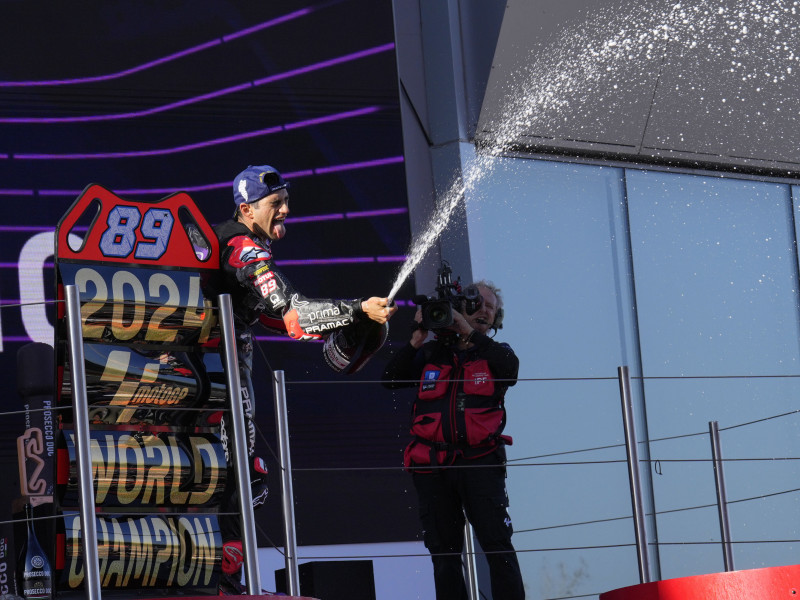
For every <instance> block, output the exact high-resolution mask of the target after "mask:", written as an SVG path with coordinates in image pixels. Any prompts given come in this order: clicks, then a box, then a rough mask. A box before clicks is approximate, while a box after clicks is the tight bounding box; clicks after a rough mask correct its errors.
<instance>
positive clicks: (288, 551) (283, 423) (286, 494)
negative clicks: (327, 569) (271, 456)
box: [272, 370, 300, 596]
mask: <svg viewBox="0 0 800 600" xmlns="http://www.w3.org/2000/svg"><path fill="white" fill-rule="evenodd" d="M272 390H273V392H274V396H275V428H276V430H277V435H278V460H279V461H280V470H281V498H282V504H283V534H284V539H285V547H284V551H285V560H286V592H287V593H288V594H289V595H290V596H299V595H300V570H299V567H298V564H297V540H296V538H295V521H294V492H293V490H292V457H291V453H290V450H289V417H288V411H287V410H286V381H285V378H284V372H283V371H281V370H279V371H274V372H273V376H272Z"/></svg>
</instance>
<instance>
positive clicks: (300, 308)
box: [212, 220, 366, 538]
mask: <svg viewBox="0 0 800 600" xmlns="http://www.w3.org/2000/svg"><path fill="white" fill-rule="evenodd" d="M214 231H215V233H216V234H217V237H218V238H219V241H220V271H219V273H218V277H217V279H216V281H215V282H214V283H213V284H212V287H213V288H214V290H215V291H216V292H217V293H227V294H230V295H231V304H232V305H233V317H234V327H235V329H236V338H237V339H236V347H237V353H238V356H237V358H238V363H239V379H240V382H241V387H242V406H243V409H244V414H245V422H246V423H247V435H248V444H247V448H248V453H249V454H250V456H251V457H253V455H254V453H255V440H256V431H255V424H254V423H253V414H254V406H253V397H254V396H253V382H252V377H251V372H252V368H253V334H252V330H251V327H252V326H253V325H255V324H256V323H261V325H263V326H264V327H265V328H267V329H268V330H269V331H272V332H273V333H277V334H281V335H288V336H289V337H291V338H294V339H296V340H318V339H321V338H322V337H323V336H324V335H326V334H328V333H331V332H333V331H336V330H338V329H341V328H343V327H345V326H347V325H349V324H350V323H352V322H353V320H354V319H358V318H366V315H364V313H363V311H362V310H361V300H360V299H358V300H329V299H312V298H306V297H305V296H303V295H302V294H300V293H299V292H298V291H297V290H295V289H294V288H293V287H292V285H291V284H290V283H289V281H288V280H287V279H286V278H285V277H284V276H283V274H282V273H281V272H280V271H278V270H277V269H276V268H275V264H274V262H273V259H272V251H271V248H270V241H269V240H262V239H260V238H258V237H257V236H256V235H255V234H254V233H253V232H251V231H250V230H249V229H248V228H247V227H246V226H245V225H243V224H242V223H239V222H238V221H233V220H229V221H225V222H223V223H220V224H219V225H217V226H216V227H214ZM220 438H221V441H222V442H223V445H224V447H225V452H226V455H227V453H228V452H229V449H228V445H229V443H228V439H227V434H226V431H225V422H224V419H222V420H221V422H220ZM251 462H252V461H251ZM258 477H259V474H258V473H254V472H253V465H252V464H251V479H253V478H258ZM264 479H265V477H264ZM253 481H254V485H253V488H254V491H253V504H254V506H258V505H259V504H261V503H263V502H264V500H265V499H266V481H264V482H263V483H264V485H263V490H262V489H259V488H258V487H257V484H256V483H255V479H253ZM231 502H233V501H232V500H231ZM233 521H234V522H233V523H231V530H230V531H223V536H224V537H229V538H230V537H234V538H235V537H236V536H237V535H238V522H236V521H237V520H236V519H234V520H233ZM223 528H224V529H225V526H224V525H223Z"/></svg>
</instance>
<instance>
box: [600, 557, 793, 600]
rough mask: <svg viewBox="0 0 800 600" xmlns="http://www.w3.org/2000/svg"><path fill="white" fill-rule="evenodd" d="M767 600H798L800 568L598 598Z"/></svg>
mask: <svg viewBox="0 0 800 600" xmlns="http://www.w3.org/2000/svg"><path fill="white" fill-rule="evenodd" d="M709 598H714V599H715V600H728V599H730V600H733V599H736V600H767V599H770V598H786V599H787V600H789V599H791V598H800V565H789V566H786V567H767V568H765V569H748V570H746V571H730V572H728V573H711V574H709V575H693V576H691V577H681V578H678V579H665V580H663V581H653V582H651V583H642V584H639V585H632V586H630V587H624V588H620V589H618V590H612V591H610V592H606V593H604V594H600V600H709Z"/></svg>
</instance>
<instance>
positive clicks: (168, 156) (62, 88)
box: [0, 0, 418, 545]
mask: <svg viewBox="0 0 800 600" xmlns="http://www.w3.org/2000/svg"><path fill="white" fill-rule="evenodd" d="M270 22H272V25H271V26H264V27H260V26H261V25H263V24H268V23H270ZM256 26H259V27H260V28H258V27H256ZM248 28H254V29H253V31H252V32H250V33H246V34H244V33H245V32H246V31H247V30H248ZM203 44H207V45H208V47H205V48H200V46H201V45H203ZM393 44H394V31H393V22H392V5H391V2H390V1H389V0H380V1H377V2H376V1H373V0H338V1H337V0H334V1H330V2H299V1H287V2H250V1H249V0H203V1H202V2H188V1H177V0H176V1H168V2H144V3H137V4H136V5H131V4H130V3H125V2H118V1H110V2H90V3H89V4H84V5H82V6H81V10H79V11H78V10H75V7H73V6H71V5H65V4H53V3H51V2H44V1H41V0H33V1H26V2H4V3H3V4H2V6H0V53H2V55H3V56H5V57H6V60H3V61H0V235H2V239H3V243H2V244H0V302H2V305H0V306H2V312H0V328H1V333H2V342H3V345H2V352H0V374H2V376H4V381H5V384H4V387H3V395H2V400H0V411H15V410H19V409H20V398H19V396H18V394H17V393H16V389H15V372H16V353H17V351H18V350H19V348H20V347H21V346H22V345H23V344H25V343H28V342H30V340H31V335H32V333H31V332H28V331H26V328H25V325H24V324H23V319H22V310H21V308H20V307H19V300H20V298H21V296H22V294H21V287H22V289H23V290H24V289H25V288H26V286H34V288H35V289H39V288H41V289H42V290H43V294H44V296H45V297H46V298H47V299H49V300H52V299H53V295H54V291H55V283H54V280H53V279H54V276H53V269H52V258H49V259H47V260H46V261H45V264H44V265H43V267H42V268H41V269H35V270H34V271H32V272H27V271H26V272H21V271H20V269H19V267H18V264H17V263H18V261H19V260H20V254H21V252H22V249H23V247H24V246H25V244H26V243H29V242H31V240H33V239H37V240H38V242H37V244H36V246H37V248H39V249H40V250H39V252H46V247H47V244H48V243H51V242H50V239H51V238H50V239H48V233H51V232H52V231H53V230H54V228H55V226H56V224H57V222H58V220H59V219H60V217H61V216H62V215H63V214H64V213H65V212H66V211H67V210H68V208H69V207H70V206H71V204H72V202H73V201H74V200H75V199H76V198H77V197H78V195H79V194H80V192H81V191H82V190H83V189H84V188H85V187H86V186H87V185H88V184H90V183H98V184H100V185H103V186H104V187H106V188H108V189H110V190H112V191H114V192H115V193H116V194H117V195H119V196H121V197H122V198H131V199H136V200H142V199H157V198H162V197H164V196H166V195H169V194H171V193H175V192H178V191H187V192H188V193H189V194H190V195H191V196H192V198H193V199H194V200H195V202H196V203H197V204H198V206H199V207H200V209H201V210H202V211H203V213H204V214H205V215H206V218H207V219H208V221H209V222H211V223H218V222H220V221H222V220H224V219H226V218H229V217H230V215H231V214H232V212H233V208H234V205H233V202H232V193H231V182H232V180H233V177H234V176H235V175H236V174H237V173H238V172H239V171H241V170H242V169H243V168H245V167H246V166H247V165H249V164H263V163H267V164H272V165H273V166H275V167H277V168H278V169H280V170H281V171H282V172H284V173H285V174H287V175H288V176H289V178H290V179H291V180H292V188H291V204H290V207H291V211H292V213H291V216H290V220H289V222H288V231H289V233H288V236H287V237H286V239H284V240H282V241H281V242H280V243H278V244H276V246H275V248H274V252H275V256H276V259H277V261H278V263H279V264H281V262H282V261H284V262H285V266H284V267H283V270H284V272H285V273H286V275H287V276H288V278H289V279H290V280H292V282H293V283H294V284H295V285H296V286H297V287H298V288H299V289H300V290H301V291H302V292H303V293H304V294H306V295H308V296H326V297H342V298H352V297H361V296H370V295H386V294H388V292H389V290H390V289H391V287H392V284H393V283H394V278H395V276H396V273H397V270H398V267H399V262H398V261H397V260H381V261H379V260H378V257H399V256H402V255H403V254H404V253H405V251H406V249H407V246H408V243H409V241H410V232H409V222H408V216H407V212H406V211H407V198H406V191H405V168H404V164H403V145H402V137H401V130H400V113H399V108H398V90H397V87H398V86H397V72H396V59H395V53H394V48H393ZM179 53H184V54H183V55H180V56H179V55H178V54H179ZM9 57H13V59H11V58H9ZM145 67H146V68H145ZM118 75H119V76H118ZM270 77H271V78H274V80H273V81H270V82H267V83H263V84H262V83H260V82H261V81H262V80H264V79H265V78H270ZM70 80H79V81H77V82H75V81H73V82H70ZM37 82H38V83H37ZM39 83H44V84H43V85H39ZM235 86H242V88H241V89H237V90H233V88H234V87H235ZM202 96H206V97H205V98H204V99H199V98H200V97H202ZM177 103H184V104H183V105H182V106H174V107H171V108H168V109H165V107H169V106H170V105H174V104H177ZM120 115H123V116H125V117H124V118H121V117H120ZM348 115H349V116H348ZM313 119H319V120H320V122H317V123H314V122H310V120H313ZM375 210H379V211H380V210H393V211H394V212H392V213H391V214H387V215H380V214H379V215H375V216H358V215H357V214H356V215H349V214H347V213H358V212H362V211H375ZM331 214H342V215H345V217H344V218H338V219H324V220H322V219H320V220H314V219H315V217H323V216H327V215H331ZM292 218H294V219H296V221H295V222H292ZM37 234H44V235H43V236H42V237H41V238H34V236H36V235H37ZM41 248H44V249H43V250H42V249H41ZM352 258H359V259H367V260H368V262H363V263H362V262H358V263H348V262H338V261H335V259H352ZM326 259H328V260H330V261H331V262H327V263H326V262H325V260H326ZM293 261H316V262H314V263H311V262H302V263H295V262H293ZM34 288H31V289H34ZM412 289H413V288H412V283H411V282H409V283H408V284H406V286H404V288H403V290H402V291H401V294H399V295H398V300H401V299H403V298H409V297H410V296H411V294H412V293H413V292H412V291H411V290H412ZM43 310H45V311H46V313H47V315H48V316H47V323H49V325H50V326H52V324H53V323H54V316H53V315H54V308H53V306H52V305H49V306H47V307H46V308H45V309H43ZM412 315H413V309H412V308H408V307H403V308H402V310H401V312H400V313H399V314H398V315H397V317H396V318H395V320H394V321H396V325H395V324H394V323H393V324H392V330H391V332H390V341H389V342H388V343H387V345H386V347H385V348H384V349H383V351H382V352H381V354H380V355H379V356H377V357H376V358H375V359H374V360H373V362H372V363H370V364H369V365H367V367H366V368H365V369H364V370H363V371H362V372H360V373H358V374H356V375H354V376H351V377H345V376H340V375H338V374H336V373H334V372H333V371H331V370H330V369H328V368H327V367H326V366H325V365H324V363H323V360H322V347H321V344H318V343H309V344H302V343H297V342H288V341H276V340H274V339H271V338H269V336H268V335H266V334H265V338H266V339H262V341H260V342H259V345H260V346H261V348H262V349H263V352H264V356H266V360H267V361H268V362H269V365H267V364H266V363H265V361H264V359H263V358H262V357H261V355H260V354H257V355H256V361H257V363H259V361H260V364H261V366H260V369H259V372H258V373H257V377H256V390H257V400H256V402H257V423H258V428H259V452H260V453H261V454H262V455H264V456H265V457H266V458H267V460H268V462H269V464H270V468H271V475H270V488H271V490H272V491H271V494H272V497H271V499H270V500H269V501H268V502H267V505H266V506H265V507H263V508H262V509H260V510H259V511H258V512H257V513H256V517H257V523H258V526H259V530H260V532H261V535H262V536H263V538H264V539H260V541H261V543H263V544H268V543H270V542H274V543H276V544H279V545H280V544H282V539H281V538H282V534H281V527H280V501H279V499H278V492H279V477H278V475H279V470H278V468H277V466H276V464H275V461H274V458H273V455H272V453H273V452H274V451H275V450H274V449H275V448H276V444H275V434H274V414H273V407H272V390H271V384H270V381H269V377H268V372H269V368H270V367H271V368H274V369H283V370H285V372H286V378H287V381H290V382H292V381H311V382H315V383H313V384H306V385H299V384H296V385H292V386H291V388H290V390H289V411H290V425H291V427H292V452H293V459H294V464H295V466H296V467H298V469H306V470H305V471H298V474H297V475H296V487H295V492H296V495H297V515H296V516H297V521H298V531H299V532H300V538H301V543H314V544H327V543H350V542H356V541H358V542H366V541H386V540H403V539H416V536H417V528H418V525H417V520H416V515H415V511H414V510H411V509H410V508H409V506H410V502H411V501H410V500H409V498H408V495H407V488H408V485H407V484H408V480H407V474H405V473H403V472H402V470H401V469H399V467H400V465H401V453H402V448H403V446H404V445H405V441H406V439H405V436H406V432H407V420H408V410H409V407H408V406H407V402H409V401H410V398H409V397H408V396H403V398H402V399H398V398H399V397H398V398H396V397H395V396H394V395H393V394H391V393H389V392H388V391H386V390H383V388H381V387H380V386H379V385H378V384H376V383H368V382H370V381H372V382H374V381H375V380H377V379H378V378H379V375H380V371H381V369H382V365H383V362H384V361H385V360H386V358H387V356H388V353H389V352H390V351H391V349H392V348H393V347H396V346H397V345H398V344H400V343H402V342H403V341H405V339H407V337H408V335H409V331H410V329H409V327H410V325H409V324H410V322H411V317H412ZM256 333H257V334H258V333H259V332H256ZM42 376H50V374H49V373H47V374H43V375H42ZM404 403H405V404H404ZM23 429H24V423H23V417H22V416H21V415H12V416H10V417H9V418H4V419H0V435H2V438H3V439H5V440H6V443H5V444H4V445H3V446H2V448H3V449H2V450H0V461H2V464H3V465H5V466H6V467H7V468H8V469H9V470H10V472H13V473H14V474H16V466H15V460H16V451H15V449H14V440H15V439H16V437H17V436H18V435H20V434H21V433H22V431H23ZM332 466H335V467H336V468H337V469H344V471H329V470H326V469H330V468H331V467H332ZM318 469H322V470H318ZM369 469H375V471H374V472H373V471H370V470H369ZM18 495H19V483H18V481H17V477H16V475H15V476H14V477H12V478H10V480H9V482H8V485H7V486H5V487H4V488H3V490H2V492H0V518H4V517H3V515H5V518H8V517H10V514H11V508H10V507H11V502H12V500H13V499H14V498H16V497H17V496H18ZM386 514H392V515H393V517H392V518H391V519H387V518H385V515H386Z"/></svg>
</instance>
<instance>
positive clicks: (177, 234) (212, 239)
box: [56, 184, 219, 270]
mask: <svg viewBox="0 0 800 600" xmlns="http://www.w3.org/2000/svg"><path fill="white" fill-rule="evenodd" d="M218 256H219V255H218V244H217V239H216V236H215V235H214V232H213V230H212V229H211V226H210V225H209V224H208V223H207V221H206V220H205V218H204V217H203V215H202V213H201V212H200V210H199V209H198V208H197V205H196V204H195V203H194V201H193V200H192V199H191V198H190V197H189V195H188V194H185V193H183V192H181V193H178V194H174V195H172V196H167V197H166V198H162V199H160V200H157V201H154V202H142V201H133V200H123V199H122V198H120V197H118V196H116V195H115V194H114V193H113V192H111V191H109V190H107V189H105V188H103V187H102V186H99V185H96V184H93V185H90V186H88V187H87V188H86V189H85V190H84V191H83V193H82V194H81V195H80V196H79V197H78V199H77V200H76V201H75V203H74V204H73V205H72V207H71V208H70V209H69V211H68V212H67V213H66V214H65V215H64V217H63V218H62V219H61V221H60V222H59V224H58V229H57V236H56V257H57V260H60V261H65V262H72V261H76V262H77V261H80V262H94V263H104V264H108V263H109V262H117V263H127V264H132V263H133V264H140V265H143V266H160V267H173V268H188V269H193V270H196V269H214V268H216V267H217V265H216V259H217V258H218Z"/></svg>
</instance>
